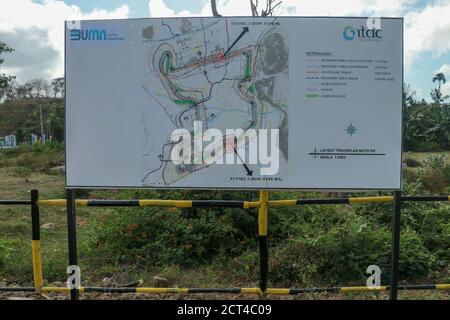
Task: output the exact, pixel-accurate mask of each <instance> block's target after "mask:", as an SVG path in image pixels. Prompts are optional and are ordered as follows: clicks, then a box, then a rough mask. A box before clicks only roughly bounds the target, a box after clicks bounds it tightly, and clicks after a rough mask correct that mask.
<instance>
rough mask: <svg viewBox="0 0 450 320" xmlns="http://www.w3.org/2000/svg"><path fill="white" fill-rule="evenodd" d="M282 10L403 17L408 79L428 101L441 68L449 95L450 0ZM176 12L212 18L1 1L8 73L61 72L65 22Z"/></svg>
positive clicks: (237, 8)
mask: <svg viewBox="0 0 450 320" xmlns="http://www.w3.org/2000/svg"><path fill="white" fill-rule="evenodd" d="M217 1H218V6H219V11H220V12H221V13H222V14H223V15H225V16H226V15H249V14H250V8H249V4H248V0H217ZM259 2H260V3H264V2H265V1H264V0H260V1H259ZM277 14H278V15H300V16H301V15H306V16H308V15H318V16H326V15H333V16H346V15H349V16H358V15H361V16H369V15H375V16H396V17H399V16H400V17H404V18H405V69H404V70H405V82H406V83H407V84H410V85H411V87H412V88H413V89H414V90H416V92H417V98H426V99H429V92H430V90H431V89H432V88H434V86H435V85H433V83H432V82H431V79H432V77H433V75H434V74H435V73H436V71H438V70H441V71H443V72H444V73H445V74H446V76H447V78H448V79H449V83H447V84H446V85H445V86H444V88H443V90H444V91H445V92H446V93H447V94H450V0H428V1H426V0H339V1H338V0H315V1H310V0H283V4H282V7H280V10H279V12H277ZM177 15H181V16H189V15H207V16H209V15H211V10H210V7H209V0H128V1H126V0H64V1H63V0H2V9H1V10H0V40H1V41H5V42H7V43H8V44H9V45H10V46H12V47H13V48H15V49H16V51H15V52H14V54H11V55H9V56H8V57H7V62H6V63H5V67H6V68H5V71H6V72H10V73H13V74H16V75H18V79H19V81H26V80H29V79H32V78H37V77H42V78H52V77H56V76H61V75H62V70H63V67H62V66H63V48H64V43H63V32H62V30H61V25H62V23H63V21H64V20H78V19H97V18H98V19H103V18H135V17H149V16H152V17H157V16H177ZM30 30H31V31H32V32H31V33H30V32H29V31H30ZM37 35H39V40H37V39H36V38H37ZM2 72H3V71H2Z"/></svg>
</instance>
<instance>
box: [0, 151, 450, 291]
mask: <svg viewBox="0 0 450 320" xmlns="http://www.w3.org/2000/svg"><path fill="white" fill-rule="evenodd" d="M428 154H429V153H407V154H405V155H404V158H405V157H411V158H414V159H416V160H418V161H420V162H422V161H423V160H424V159H425V157H426V156H427V155H428ZM23 158H24V156H21V155H19V157H17V159H19V160H20V159H23ZM17 159H16V160H15V161H12V162H11V164H13V165H14V166H6V167H0V181H1V183H0V198H1V199H29V197H30V194H29V190H31V189H39V194H40V198H41V199H54V198H64V197H65V193H64V188H65V186H64V176H63V175H61V174H59V175H55V174H48V173H43V172H39V171H33V172H31V173H30V174H29V175H26V176H20V175H17V174H14V172H15V170H16V168H17V167H16V166H15V165H16V164H17ZM0 160H1V157H0ZM447 161H448V162H449V163H450V157H449V159H448V160H447ZM132 194H133V193H132V192H130V198H131V197H133V196H132ZM90 196H91V197H92V198H104V199H108V198H109V199H114V198H116V199H117V198H118V197H120V195H119V194H118V193H117V191H114V190H109V191H105V190H102V191H100V190H99V191H93V192H92V193H91V194H90ZM168 197H170V192H169V193H168ZM112 210H114V209H112V208H86V207H79V208H78V209H77V228H78V229H77V231H78V233H77V237H78V245H79V257H80V258H79V264H80V267H81V269H82V279H83V281H85V282H84V285H86V284H88V285H92V286H94V285H95V286H98V285H102V280H103V278H105V277H110V276H112V275H114V274H117V273H128V274H130V275H131V276H132V277H133V278H135V279H139V280H140V279H142V280H143V283H144V285H145V286H152V278H153V276H163V277H165V278H167V280H168V284H169V286H172V287H176V286H178V287H189V286H191V287H253V286H256V285H257V261H253V260H255V259H253V258H254V257H249V259H248V261H246V262H245V263H243V262H242V261H239V260H238V259H231V260H230V261H228V263H226V264H224V263H222V262H221V261H215V262H213V263H212V264H210V265H207V266H202V267H199V268H188V269H183V268H181V267H179V266H173V267H165V268H154V267H152V266H142V265H140V266H138V267H137V266H135V265H120V264H118V263H117V262H116V261H113V260H112V259H111V258H110V257H109V256H92V255H89V256H87V255H85V252H86V251H87V250H88V249H89V248H87V247H86V243H88V240H89V238H90V237H91V235H92V228H93V222H94V221H96V220H98V219H101V218H103V219H105V221H107V218H108V216H109V215H110V213H111V212H112ZM136 210H139V209H136ZM40 218H41V221H40V224H41V226H42V225H44V224H48V223H52V224H54V228H50V229H41V238H42V244H41V246H42V257H43V270H44V278H45V279H46V283H52V282H55V281H65V277H66V273H65V270H66V267H67V264H68V255H67V230H66V227H67V225H66V210H65V208H60V207H42V208H41V210H40ZM255 236H256V235H255ZM30 240H31V218H30V209H29V207H28V206H11V207H0V248H1V245H2V243H6V246H7V247H8V248H9V249H10V250H11V251H9V252H11V255H12V258H11V259H10V261H9V262H8V263H7V266H6V267H3V268H2V266H1V264H0V281H2V279H6V280H7V283H8V284H16V285H21V286H30V285H32V266H31V241H30ZM9 249H8V250H9ZM256 250H257V248H255V252H256ZM1 252H2V251H0V253H1ZM252 259H253V260H252ZM252 261H253V262H252ZM0 262H1V257H0ZM100 262H101V263H100ZM109 262H110V263H109ZM281 285H282V284H281ZM399 295H400V297H401V298H402V299H449V298H450V296H449V292H448V291H406V292H404V291H401V292H400V293H399ZM88 296H90V297H98V295H94V294H92V295H88ZM110 296H111V297H114V298H120V297H121V296H120V295H110ZM132 297H134V296H132ZM139 297H142V296H139ZM146 297H148V296H146ZM164 297H167V298H174V297H178V296H176V295H175V296H174V295H171V296H170V295H169V296H164ZM236 297H239V298H245V299H254V298H257V297H253V296H236V295H234V296H232V295H213V296H208V295H195V296H194V298H203V299H205V298H223V299H230V298H236ZM151 298H153V297H151ZM269 298H273V297H269ZM386 298H387V294H386V293H378V294H377V293H357V294H346V295H343V294H338V295H330V294H309V295H301V296H297V297H283V299H386ZM0 299H1V297H0Z"/></svg>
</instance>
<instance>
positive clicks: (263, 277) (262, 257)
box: [258, 190, 269, 294]
mask: <svg viewBox="0 0 450 320" xmlns="http://www.w3.org/2000/svg"><path fill="white" fill-rule="evenodd" d="M268 200H269V192H268V191H267V190H261V191H260V192H259V202H260V207H259V213H258V242H259V270H260V274H259V288H260V289H261V292H262V294H265V292H266V289H267V282H268V277H269V248H268V239H267V213H268V206H267V201H268Z"/></svg>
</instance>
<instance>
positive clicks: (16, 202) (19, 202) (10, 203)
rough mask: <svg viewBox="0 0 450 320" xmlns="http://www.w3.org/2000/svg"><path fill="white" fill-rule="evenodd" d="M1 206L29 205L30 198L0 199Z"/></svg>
mask: <svg viewBox="0 0 450 320" xmlns="http://www.w3.org/2000/svg"><path fill="white" fill-rule="evenodd" d="M0 205H1V206H22V205H31V200H0Z"/></svg>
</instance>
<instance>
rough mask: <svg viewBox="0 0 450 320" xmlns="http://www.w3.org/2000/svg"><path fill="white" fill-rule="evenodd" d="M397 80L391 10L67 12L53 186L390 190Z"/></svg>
mask: <svg viewBox="0 0 450 320" xmlns="http://www.w3.org/2000/svg"><path fill="white" fill-rule="evenodd" d="M402 82H403V20H402V19H391V18H389V19H388V18H386V19H385V18H383V19H381V20H377V19H367V18H300V17H274V18H251V17H233V18H225V17H224V18H200V17H198V18H164V19H159V18H158V19H156V18H155V19H132V20H102V21H74V22H67V23H66V128H67V131H66V160H67V186H68V187H73V188H83V187H86V188H97V187H99V188H102V187H108V188H109V187H111V188H112V187H114V188H115V187H119V188H121V187H132V188H136V187H152V188H204V189H210V188H237V189H327V190H332V189H349V190H363V189H388V190H397V189H400V188H401V129H402V125H401V123H402Z"/></svg>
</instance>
